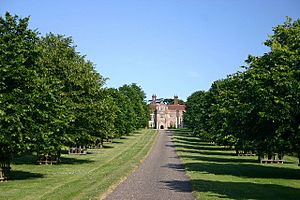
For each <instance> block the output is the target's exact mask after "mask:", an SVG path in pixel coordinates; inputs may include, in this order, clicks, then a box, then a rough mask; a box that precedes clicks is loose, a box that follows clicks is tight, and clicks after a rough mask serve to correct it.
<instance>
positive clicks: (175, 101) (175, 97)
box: [174, 95, 178, 105]
mask: <svg viewBox="0 0 300 200" xmlns="http://www.w3.org/2000/svg"><path fill="white" fill-rule="evenodd" d="M174 105H178V96H177V95H175V96H174Z"/></svg>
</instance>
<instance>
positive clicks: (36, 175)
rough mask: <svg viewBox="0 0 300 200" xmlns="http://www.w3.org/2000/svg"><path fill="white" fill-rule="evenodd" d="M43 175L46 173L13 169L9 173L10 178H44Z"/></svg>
mask: <svg viewBox="0 0 300 200" xmlns="http://www.w3.org/2000/svg"><path fill="white" fill-rule="evenodd" d="M43 177H44V175H43V174H39V173H31V172H26V171H19V170H12V171H11V172H10V173H9V176H8V180H28V179H34V178H43Z"/></svg>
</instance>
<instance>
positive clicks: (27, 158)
mask: <svg viewBox="0 0 300 200" xmlns="http://www.w3.org/2000/svg"><path fill="white" fill-rule="evenodd" d="M76 156H78V158H70V157H65V156H63V157H61V158H60V160H61V162H60V164H84V163H92V162H94V161H92V160H87V159H81V158H80V157H83V156H84V155H76ZM12 164H15V165H24V164H28V165H32V164H34V165H35V164H37V156H36V155H24V156H21V157H16V158H14V159H13V162H12Z"/></svg>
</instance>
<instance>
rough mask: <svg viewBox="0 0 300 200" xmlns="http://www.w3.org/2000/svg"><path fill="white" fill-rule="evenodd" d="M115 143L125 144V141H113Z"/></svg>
mask: <svg viewBox="0 0 300 200" xmlns="http://www.w3.org/2000/svg"><path fill="white" fill-rule="evenodd" d="M112 143H113V144H123V143H124V142H121V141H112Z"/></svg>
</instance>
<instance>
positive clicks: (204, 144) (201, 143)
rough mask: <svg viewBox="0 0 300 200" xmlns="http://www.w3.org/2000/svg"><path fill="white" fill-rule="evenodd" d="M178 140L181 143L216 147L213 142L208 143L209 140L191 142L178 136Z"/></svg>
mask: <svg viewBox="0 0 300 200" xmlns="http://www.w3.org/2000/svg"><path fill="white" fill-rule="evenodd" d="M176 142H177V143H179V144H181V145H185V144H186V145H195V146H198V145H201V146H205V147H215V146H216V145H214V144H212V143H208V142H202V141H195V142H190V141H186V140H180V139H178V138H176Z"/></svg>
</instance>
